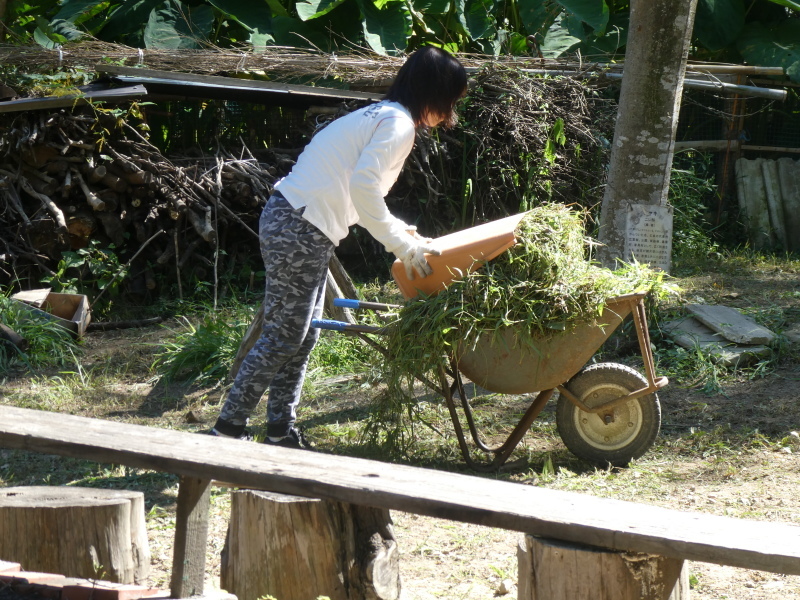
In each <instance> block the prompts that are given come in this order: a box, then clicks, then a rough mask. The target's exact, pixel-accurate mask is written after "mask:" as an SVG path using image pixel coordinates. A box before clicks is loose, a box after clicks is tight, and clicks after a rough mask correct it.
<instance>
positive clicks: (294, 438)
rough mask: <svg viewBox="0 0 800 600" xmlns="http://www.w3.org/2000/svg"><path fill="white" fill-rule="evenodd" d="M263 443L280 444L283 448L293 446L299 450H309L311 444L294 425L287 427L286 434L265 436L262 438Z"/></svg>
mask: <svg viewBox="0 0 800 600" xmlns="http://www.w3.org/2000/svg"><path fill="white" fill-rule="evenodd" d="M262 443H263V444H266V445H267V446H281V447H283V448H295V449H300V450H311V449H312V448H313V445H312V444H311V443H310V442H309V441H308V440H307V439H306V437H305V436H304V435H303V433H302V432H301V431H300V430H299V429H297V428H295V427H294V426H292V427H290V428H289V431H288V433H287V434H286V435H284V436H281V437H276V436H272V439H270V436H267V437H265V438H264V441H263V442H262Z"/></svg>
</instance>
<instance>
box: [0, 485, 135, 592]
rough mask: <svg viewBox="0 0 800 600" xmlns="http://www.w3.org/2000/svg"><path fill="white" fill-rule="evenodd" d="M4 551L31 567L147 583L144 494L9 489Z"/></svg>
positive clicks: (1, 498)
mask: <svg viewBox="0 0 800 600" xmlns="http://www.w3.org/2000/svg"><path fill="white" fill-rule="evenodd" d="M0 556H1V557H2V558H3V559H4V560H11V561H14V562H18V563H20V564H22V565H24V566H25V568H26V569H28V570H30V571H44V572H52V573H61V574H64V575H67V576H69V577H84V578H98V579H106V580H108V581H115V582H118V583H144V582H145V581H146V579H147V576H148V574H149V572H150V548H149V545H148V543H147V527H146V525H145V515H144V495H143V494H142V492H132V491H127V490H106V489H95V488H77V487H64V486H61V487H48V486H29V487H27V486H26V487H9V488H5V489H3V490H2V491H0Z"/></svg>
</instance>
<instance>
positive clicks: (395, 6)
mask: <svg viewBox="0 0 800 600" xmlns="http://www.w3.org/2000/svg"><path fill="white" fill-rule="evenodd" d="M359 6H360V7H361V13H362V15H363V17H364V20H363V21H362V28H363V31H364V39H365V41H366V42H367V44H368V45H369V47H370V48H372V49H373V50H374V51H375V52H377V53H378V54H384V55H393V54H397V53H399V52H402V51H403V50H405V49H406V47H407V45H408V37H409V36H410V35H411V15H410V14H409V12H408V11H407V10H406V9H405V7H404V6H403V5H402V4H401V3H400V2H392V3H390V4H388V5H387V6H386V7H384V8H383V9H382V10H379V9H378V8H377V7H376V6H375V5H374V4H373V3H372V2H371V0H359Z"/></svg>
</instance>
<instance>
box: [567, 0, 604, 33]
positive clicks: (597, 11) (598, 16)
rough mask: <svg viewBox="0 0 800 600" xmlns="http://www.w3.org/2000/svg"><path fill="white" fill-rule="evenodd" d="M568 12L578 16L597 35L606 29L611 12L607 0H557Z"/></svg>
mask: <svg viewBox="0 0 800 600" xmlns="http://www.w3.org/2000/svg"><path fill="white" fill-rule="evenodd" d="M556 1H557V2H558V4H560V5H561V6H563V7H564V9H566V11H567V12H568V13H571V14H573V15H575V16H576V17H578V18H579V19H580V20H581V21H583V22H584V23H586V24H587V25H589V26H590V27H591V28H592V29H594V31H595V34H596V35H602V34H603V33H604V32H605V30H606V25H607V24H608V18H609V15H610V14H611V13H610V11H609V10H608V5H607V4H606V3H605V0H556Z"/></svg>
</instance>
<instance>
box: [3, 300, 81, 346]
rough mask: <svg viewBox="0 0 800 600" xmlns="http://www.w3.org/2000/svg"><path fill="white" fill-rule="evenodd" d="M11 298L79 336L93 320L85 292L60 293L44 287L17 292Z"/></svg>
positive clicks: (31, 311)
mask: <svg viewBox="0 0 800 600" xmlns="http://www.w3.org/2000/svg"><path fill="white" fill-rule="evenodd" d="M11 299H12V300H16V301H17V302H18V303H19V304H20V306H22V307H24V309H25V310H27V311H29V312H30V313H32V314H38V315H44V316H45V317H46V318H48V319H50V320H53V321H55V322H57V323H59V324H60V325H62V326H63V327H64V328H66V329H68V330H69V331H70V332H72V334H73V335H74V336H75V337H78V338H80V337H83V334H84V333H86V328H87V327H88V326H89V321H90V320H91V313H90V312H89V299H88V298H87V297H86V296H85V295H83V294H59V293H57V292H52V291H50V289H49V288H43V289H39V290H28V291H25V292H17V293H16V294H14V295H13V296H11Z"/></svg>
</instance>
